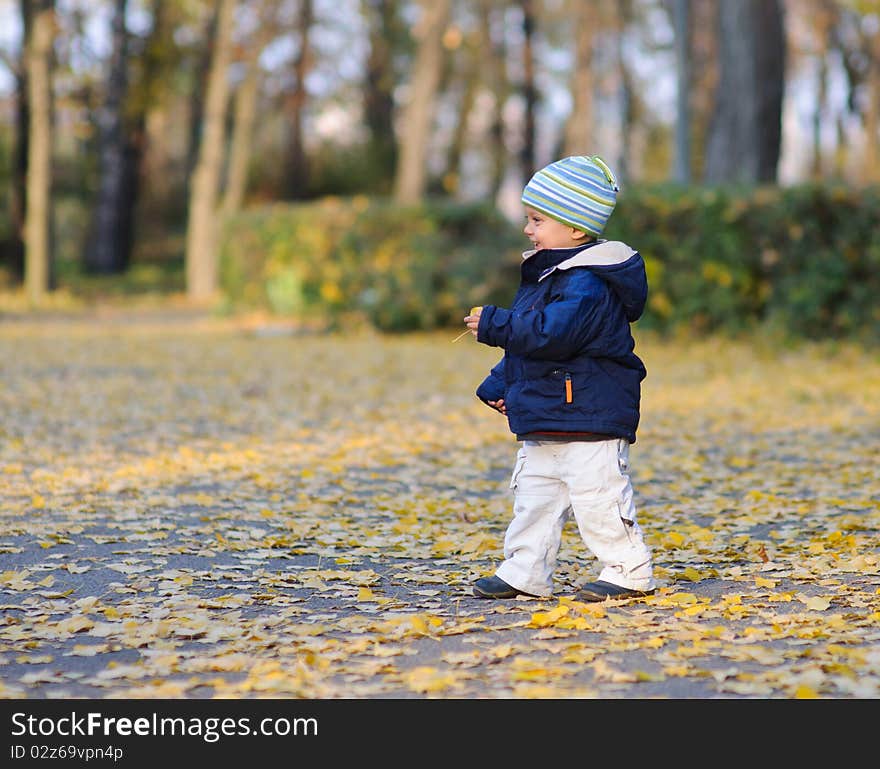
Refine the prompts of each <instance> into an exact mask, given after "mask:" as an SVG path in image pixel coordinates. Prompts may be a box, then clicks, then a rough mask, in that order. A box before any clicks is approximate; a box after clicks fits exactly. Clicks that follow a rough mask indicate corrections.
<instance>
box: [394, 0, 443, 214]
mask: <svg viewBox="0 0 880 769" xmlns="http://www.w3.org/2000/svg"><path fill="white" fill-rule="evenodd" d="M420 5H421V18H420V19H419V22H418V26H417V28H416V30H415V32H414V35H415V37H416V38H417V40H418V49H417V51H416V58H415V64H414V65H413V74H412V78H411V79H410V84H409V94H408V97H407V104H406V107H405V110H404V115H403V127H402V133H401V137H400V165H399V166H398V169H397V176H396V178H395V183H394V199H395V200H396V201H397V202H398V203H401V204H404V205H407V204H414V203H418V202H419V201H420V200H421V199H422V196H423V195H424V192H425V187H426V186H427V173H426V168H425V166H426V160H427V154H428V141H429V138H430V133H431V122H432V118H433V116H434V100H435V98H436V95H437V86H438V84H439V83H440V75H441V72H442V69H443V32H444V31H445V29H446V25H447V23H448V20H449V11H450V6H451V0H420Z"/></svg>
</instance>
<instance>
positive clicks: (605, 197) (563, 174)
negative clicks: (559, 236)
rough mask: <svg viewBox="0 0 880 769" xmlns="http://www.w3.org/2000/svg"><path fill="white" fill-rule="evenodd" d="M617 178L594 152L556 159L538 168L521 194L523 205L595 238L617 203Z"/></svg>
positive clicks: (599, 233)
mask: <svg viewBox="0 0 880 769" xmlns="http://www.w3.org/2000/svg"><path fill="white" fill-rule="evenodd" d="M617 191H618V187H617V181H616V180H615V178H614V174H613V173H611V169H610V168H608V166H607V165H605V161H603V160H602V159H601V158H600V157H599V156H598V155H590V156H583V155H581V156H573V157H568V158H564V159H563V160H557V161H556V162H555V163H551V164H550V165H549V166H546V167H544V168H542V169H541V170H540V171H538V172H537V173H536V174H535V175H534V176H533V177H532V178H531V179H530V180H529V183H528V184H527V185H526V187H525V189H524V190H523V194H522V202H523V205H526V206H529V207H530V208H534V209H535V210H536V211H540V212H541V213H542V214H546V215H547V216H549V217H550V218H552V219H556V220H557V221H559V222H562V223H563V224H567V225H569V226H570V227H574V228H575V229H578V230H583V231H584V232H588V233H590V234H592V235H595V236H596V237H598V236H599V235H601V234H602V230H604V229H605V223H606V222H607V221H608V217H609V216H611V212H612V211H613V210H614V204H615V203H616V202H617Z"/></svg>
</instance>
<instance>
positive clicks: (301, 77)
mask: <svg viewBox="0 0 880 769" xmlns="http://www.w3.org/2000/svg"><path fill="white" fill-rule="evenodd" d="M314 18H315V14H314V8H313V4H312V0H300V6H299V20H298V22H297V27H298V29H297V36H298V37H299V51H298V52H297V54H296V59H295V60H294V63H293V89H292V90H291V93H290V97H289V99H288V102H287V117H288V125H289V126H290V134H289V139H288V145H287V159H286V163H285V174H284V185H285V188H286V190H287V197H288V198H290V199H292V200H298V199H302V198H305V197H306V196H307V194H308V182H309V178H308V163H307V159H306V151H305V142H304V139H303V111H304V110H305V105H306V75H307V74H308V72H309V68H310V67H311V59H312V52H311V38H310V35H311V28H312V22H313V21H314Z"/></svg>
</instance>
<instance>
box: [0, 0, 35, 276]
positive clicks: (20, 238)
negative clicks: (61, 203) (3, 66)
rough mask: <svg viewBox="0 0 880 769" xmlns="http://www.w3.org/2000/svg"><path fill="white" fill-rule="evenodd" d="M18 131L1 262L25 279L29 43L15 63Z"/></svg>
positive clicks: (25, 24)
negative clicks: (7, 224) (7, 229)
mask: <svg viewBox="0 0 880 769" xmlns="http://www.w3.org/2000/svg"><path fill="white" fill-rule="evenodd" d="M20 9H21V21H22V28H23V30H24V33H23V35H22V39H23V40H25V41H26V40H28V38H29V37H30V30H31V18H32V10H33V9H32V7H31V4H30V2H28V0H20ZM13 74H14V76H15V96H16V103H15V132H14V135H13V140H12V141H13V146H12V152H11V167H10V180H9V238H8V239H7V240H6V241H5V242H4V243H2V253H0V262H5V263H6V265H7V267H8V268H9V270H10V271H11V274H12V275H13V276H14V277H15V279H16V281H21V280H22V279H23V278H24V226H25V210H26V208H27V159H28V131H29V130H30V107H29V105H28V78H27V46H26V45H23V46H21V52H20V53H19V59H18V62H17V64H16V66H15V69H14V72H13Z"/></svg>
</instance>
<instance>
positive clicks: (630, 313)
mask: <svg viewBox="0 0 880 769" xmlns="http://www.w3.org/2000/svg"><path fill="white" fill-rule="evenodd" d="M560 251H561V252H563V253H561V254H560V256H562V259H561V260H560V261H559V262H557V263H556V264H553V265H552V266H550V267H548V268H547V269H546V270H544V272H542V273H541V276H540V278H538V280H543V279H544V278H546V277H547V276H548V275H550V274H551V273H553V272H554V271H556V270H569V269H571V268H572V267H586V268H587V269H588V270H590V271H591V272H592V273H593V274H595V275H596V276H597V277H599V278H601V279H602V280H604V281H605V283H607V284H608V286H609V288H610V289H611V290H612V291H613V292H614V294H615V296H617V298H618V299H619V300H620V302H621V304H622V305H623V308H624V311H625V312H626V318H627V320H628V321H629V322H630V323H632V322H633V321H636V320H638V319H639V318H640V317H641V316H642V313H643V312H644V310H645V302H646V301H647V299H648V279H647V276H646V274H645V262H644V260H643V259H642V256H641V254H639V252H638V251H635V250H633V249H632V248H630V247H629V246H628V245H627V244H626V243H622V242H620V241H619V240H600V241H597V242H596V243H591V244H590V245H588V246H585V247H584V248H579V249H560ZM535 253H536V252H535V251H526V252H525V253H523V259H528V258H529V257H531V256H532V255H534V254H535ZM569 254H571V255H569Z"/></svg>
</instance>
